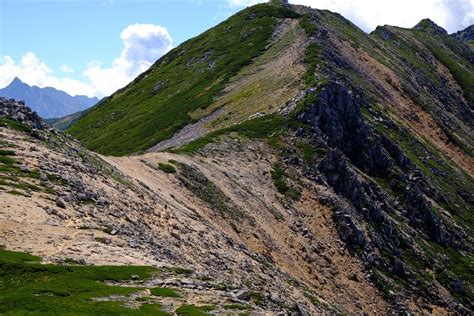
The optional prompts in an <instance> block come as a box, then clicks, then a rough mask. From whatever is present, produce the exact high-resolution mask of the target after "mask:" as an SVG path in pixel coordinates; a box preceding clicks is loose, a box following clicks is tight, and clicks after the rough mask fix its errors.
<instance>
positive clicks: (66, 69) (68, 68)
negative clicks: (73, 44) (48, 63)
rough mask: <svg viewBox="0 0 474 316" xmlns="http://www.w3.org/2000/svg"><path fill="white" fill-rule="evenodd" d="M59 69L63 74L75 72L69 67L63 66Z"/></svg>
mask: <svg viewBox="0 0 474 316" xmlns="http://www.w3.org/2000/svg"><path fill="white" fill-rule="evenodd" d="M59 69H61V71H62V72H74V70H73V69H72V68H71V67H69V66H68V65H61V66H60V67H59Z"/></svg>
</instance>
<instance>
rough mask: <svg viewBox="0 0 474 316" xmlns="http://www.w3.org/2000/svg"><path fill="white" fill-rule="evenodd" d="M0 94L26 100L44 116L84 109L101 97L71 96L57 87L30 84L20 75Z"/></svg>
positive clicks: (55, 116) (52, 116)
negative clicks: (40, 86)
mask: <svg viewBox="0 0 474 316" xmlns="http://www.w3.org/2000/svg"><path fill="white" fill-rule="evenodd" d="M0 96H2V97H4V98H12V99H17V100H23V101H25V102H26V103H27V104H28V105H29V106H30V107H31V108H32V109H33V111H36V112H37V113H38V114H39V115H40V116H41V117H42V118H45V119H46V118H57V117H63V116H66V115H70V114H73V113H76V112H79V111H83V110H85V109H87V108H89V107H91V106H93V105H94V104H96V103H97V102H98V101H99V99H97V98H95V97H94V98H89V97H87V96H74V97H73V96H70V95H69V94H67V93H66V92H63V91H60V90H57V89H55V88H50V87H46V88H39V87H36V86H30V85H28V84H26V83H24V82H23V81H21V80H20V79H19V78H18V77H15V78H14V79H13V81H12V82H11V83H10V84H9V85H8V86H6V87H5V88H3V89H0Z"/></svg>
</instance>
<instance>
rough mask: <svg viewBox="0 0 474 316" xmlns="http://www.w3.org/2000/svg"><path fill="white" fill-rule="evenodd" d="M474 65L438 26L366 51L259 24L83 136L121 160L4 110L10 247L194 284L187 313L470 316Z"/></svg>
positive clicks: (229, 24) (325, 35)
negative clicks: (176, 275)
mask: <svg viewBox="0 0 474 316" xmlns="http://www.w3.org/2000/svg"><path fill="white" fill-rule="evenodd" d="M280 2H281V3H282V4H280ZM473 61H474V52H473V50H472V49H471V48H470V46H468V45H466V44H465V43H464V42H463V41H460V40H459V39H457V38H456V37H454V36H450V35H448V34H447V32H446V31H445V30H443V29H442V28H441V27H439V26H437V25H436V24H435V23H433V22H432V21H430V20H422V21H421V22H420V23H418V24H417V25H416V26H414V27H413V28H411V29H404V28H398V27H392V26H380V27H378V28H377V29H376V30H375V31H374V32H372V33H371V34H366V33H364V32H363V31H361V30H360V29H358V28H357V27H356V26H354V25H353V24H352V23H351V22H349V21H348V20H346V19H345V18H343V17H342V16H340V15H338V14H335V13H332V12H329V11H321V10H314V9H310V8H308V7H303V6H294V5H288V4H285V1H272V3H271V4H261V5H256V6H253V7H250V8H247V9H246V10H243V11H241V12H240V13H238V14H237V15H235V16H233V17H231V18H230V19H228V20H227V21H225V22H223V23H221V24H220V25H218V26H216V27H215V28H213V29H211V30H209V31H208V32H205V33H203V34H202V35H200V36H198V37H197V38H194V39H191V40H189V41H188V42H186V43H184V44H182V45H181V46H179V47H177V48H175V49H174V50H172V51H171V52H170V53H169V54H167V55H165V56H164V57H163V58H161V59H160V60H158V61H157V62H156V63H155V65H153V66H152V67H151V68H150V70H148V71H147V72H145V73H143V74H142V75H140V76H139V77H138V78H137V79H136V80H134V82H132V83H131V84H130V85H128V86H127V87H125V88H123V89H121V90H119V91H117V92H116V93H115V94H113V95H112V96H111V97H109V98H107V99H106V100H104V101H103V102H102V103H100V104H99V105H97V106H96V107H94V108H93V109H92V110H91V111H89V112H88V113H87V114H86V115H84V116H83V117H82V118H80V119H79V120H78V121H77V122H76V123H75V124H74V125H73V126H72V127H71V128H70V129H69V130H68V131H69V132H70V133H71V134H72V135H73V136H75V137H77V138H78V139H79V140H80V141H82V142H83V143H84V144H85V146H86V147H87V148H88V149H89V150H94V151H97V152H98V153H100V154H103V155H108V156H100V155H98V154H94V153H92V152H90V151H88V150H86V149H84V148H82V147H81V146H80V145H79V143H77V142H76V141H74V140H72V139H71V138H68V137H69V136H68V137H66V136H64V135H62V134H60V133H57V132H55V131H54V130H48V129H47V128H46V129H45V127H42V126H35V128H36V129H33V130H32V131H26V130H25V129H24V128H22V127H21V125H20V126H18V124H17V123H16V122H18V121H20V122H22V119H24V118H25V116H24V115H17V114H15V113H16V112H17V110H15V111H13V112H14V113H10V112H12V111H4V112H5V113H6V114H4V115H6V116H7V117H9V119H7V122H6V123H7V124H6V125H8V127H3V128H2V135H4V136H3V137H4V138H5V143H6V144H5V145H4V146H7V147H8V146H9V147H12V146H17V147H12V148H8V149H6V150H5V151H6V154H4V156H5V157H6V158H8V159H6V160H5V161H6V162H4V163H3V164H4V165H5V167H3V168H4V169H2V170H4V171H2V177H13V178H6V179H5V180H4V183H6V184H4V185H2V187H3V189H2V191H1V193H0V194H1V196H2V200H1V201H6V202H4V206H3V207H2V210H5V211H3V213H2V214H1V216H2V218H1V220H0V223H5V224H2V225H4V226H5V227H7V229H2V234H3V236H2V238H4V240H5V241H6V242H5V245H6V246H7V248H9V249H13V250H21V251H28V252H32V253H33V254H35V255H41V256H43V257H44V258H45V260H47V261H54V260H56V261H61V260H63V261H64V258H73V259H74V260H76V261H81V260H84V261H85V262H87V263H94V264H104V263H117V264H131V263H132V264H133V263H145V264H151V265H156V266H162V265H167V266H168V265H169V266H173V267H176V266H184V267H186V268H190V269H191V270H192V272H190V273H189V274H190V277H191V279H192V280H191V281H190V282H191V283H189V280H185V281H184V280H182V279H180V280H178V281H176V282H175V284H177V286H178V285H179V286H180V289H181V290H182V291H183V292H184V293H185V298H182V299H181V301H179V302H180V303H183V302H190V303H192V304H197V302H198V301H199V300H201V304H206V305H209V304H210V305H212V306H213V308H214V309H215V312H216V313H218V312H224V311H226V312H229V310H228V308H229V306H228V304H234V303H236V302H237V303H238V304H243V305H244V306H246V307H245V308H246V309H248V311H253V312H256V311H260V312H261V311H266V312H269V313H271V314H275V313H278V312H282V313H293V314H296V315H306V314H315V313H321V312H333V313H349V314H356V313H369V314H387V313H390V312H393V313H403V312H410V313H415V314H422V313H434V314H448V313H457V314H469V313H471V311H472V310H473V308H474V306H473V302H474V294H473V291H474V289H473V279H472V276H473V275H474V267H473V261H474V260H473V259H474V248H473V247H474V243H473V237H474V235H473V233H474V231H473V229H474V223H473V215H472V210H473V209H474V180H473V173H474V167H473V166H474V163H473V159H474V158H473V152H474V150H473V146H474V133H473V123H474V111H473V102H474V100H473V99H474V95H473V89H472V88H473V87H472V82H474V80H473V76H474V71H473V70H474V69H473V67H474V66H473ZM5 107H6V108H9V107H10V108H15V109H16V108H17V107H15V106H13V105H6V106H5ZM20 108H22V107H20ZM22 109H23V108H22ZM23 110H24V109H23ZM23 110H22V111H23ZM20 112H21V111H20ZM11 119H13V121H12V120H11ZM26 121H27V123H28V122H29V121H31V120H29V119H28V120H26ZM33 121H34V120H33ZM38 124H40V123H38ZM29 125H30V126H31V124H29ZM15 126H16V127H17V128H16V130H14V128H15ZM18 129H19V130H18ZM38 129H39V130H40V132H38ZM25 133H26V134H25ZM28 133H29V134H28ZM38 133H39V134H40V135H43V136H42V137H40V138H39V139H38V138H36V140H35V138H34V137H35V136H34V135H37V134H38ZM44 133H46V134H44ZM53 135H54V136H53ZM32 143H34V145H32ZM31 146H33V147H35V148H40V149H39V152H38V154H36V153H35V152H30V151H29V150H28V148H29V147H31ZM165 150H167V152H165ZM12 152H13V153H12ZM45 153H47V154H45ZM13 154H14V155H15V156H13ZM129 154H133V155H132V156H128V157H127V156H126V155H129ZM11 159H14V160H18V162H13V161H12V160H11ZM69 161H71V162H69ZM22 166H24V167H22ZM26 167H28V168H29V169H30V171H31V172H30V173H28V174H30V175H31V174H33V175H39V177H41V174H44V175H46V178H45V176H43V177H42V178H43V180H41V178H40V179H35V177H29V178H33V179H32V180H28V181H27V180H26V179H27V178H28V177H25V175H24V173H25V172H26V171H24V170H26V169H25V168H26ZM10 168H13V169H10ZM60 174H65V175H66V176H65V178H63V177H59V178H58V175H60ZM29 178H28V179H29ZM45 179H47V181H46V180H45ZM55 179H56V180H55ZM61 179H62V180H61ZM45 181H46V182H45ZM17 183H20V184H18V185H16V184H17ZM28 184H29V185H35V186H36V187H38V189H37V190H36V191H35V190H33V189H31V188H29V187H28V186H27V185H28ZM12 186H13V187H12ZM44 186H46V188H50V189H51V190H46V189H45V188H43V187H44ZM12 191H15V192H16V193H14V192H12ZM90 192H92V195H91V193H90ZM15 194H16V195H15ZM18 194H23V195H26V196H27V197H19V195H18ZM7 205H12V206H10V207H7ZM18 214H21V216H19V215H18ZM31 214H35V215H34V216H32V215H31ZM17 217H18V218H19V219H16V218H17ZM28 222H29V223H30V225H24V224H25V223H28ZM10 227H11V228H10ZM81 228H84V229H81ZM101 229H102V231H101ZM104 229H105V230H104ZM45 231H47V232H49V231H51V233H45ZM53 231H55V232H56V233H53ZM19 232H21V233H19ZM66 235H67V236H72V237H66V239H65V240H64V239H63V236H66ZM25 236H26V237H25ZM28 238H30V239H28ZM42 238H43V239H44V240H45V242H44V243H41V244H38V243H37V242H36V241H37V240H41V239H42ZM69 238H71V239H69ZM97 238H99V239H97ZM101 238H102V239H101ZM25 239H26V241H25ZM47 239H48V240H49V241H48V242H46V240H47ZM101 241H104V242H105V243H103V242H101ZM209 277H210V278H211V279H212V282H210V283H211V284H214V285H213V286H211V288H212V289H211V290H212V291H214V292H205V291H207V290H208V289H209V287H205V286H204V285H203V284H202V280H204V279H208V278H209ZM198 280H200V281H198ZM146 282H152V281H146ZM157 282H164V281H163V280H159V281H157ZM160 284H163V283H160ZM186 284H193V286H195V287H194V288H192V290H190V291H188V288H187V287H186V286H184V285H186ZM218 284H220V285H221V287H219V286H218ZM121 285H124V284H121ZM141 285H142V286H143V287H145V288H147V287H149V283H146V284H143V283H141ZM165 285H167V286H168V287H169V286H174V285H170V284H169V283H168V284H166V283H165ZM199 286H200V287H199ZM193 295H194V296H193ZM212 295H214V297H216V299H214V301H213V300H212V299H210V298H209V297H211V296H212ZM127 300H130V297H128V298H127ZM153 302H156V301H153ZM158 302H159V303H160V304H162V305H163V306H165V310H166V311H169V312H170V311H174V310H175V307H176V306H177V305H176V304H177V303H176V301H173V306H174V307H171V306H170V302H169V301H166V300H161V299H158ZM127 304H128V303H127ZM178 305H179V304H178ZM142 307H143V306H142ZM208 307H209V306H208ZM140 308H141V307H140ZM203 308H204V307H203ZM245 308H244V309H245ZM0 311H1V310H0Z"/></svg>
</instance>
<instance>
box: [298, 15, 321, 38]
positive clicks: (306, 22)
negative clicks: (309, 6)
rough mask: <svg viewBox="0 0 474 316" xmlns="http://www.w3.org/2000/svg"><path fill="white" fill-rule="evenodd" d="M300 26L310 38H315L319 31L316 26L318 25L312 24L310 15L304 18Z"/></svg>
mask: <svg viewBox="0 0 474 316" xmlns="http://www.w3.org/2000/svg"><path fill="white" fill-rule="evenodd" d="M300 26H301V27H302V28H303V29H304V30H305V32H306V34H308V36H313V35H315V34H316V32H317V31H318V27H317V26H316V24H315V23H312V22H311V15H310V14H305V15H303V18H302V19H301V22H300Z"/></svg>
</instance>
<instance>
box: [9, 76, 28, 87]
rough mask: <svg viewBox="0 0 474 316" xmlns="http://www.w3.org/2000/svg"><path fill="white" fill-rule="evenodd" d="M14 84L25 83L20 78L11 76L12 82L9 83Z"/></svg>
mask: <svg viewBox="0 0 474 316" xmlns="http://www.w3.org/2000/svg"><path fill="white" fill-rule="evenodd" d="M14 84H25V83H24V82H23V81H21V79H20V78H18V77H15V78H13V80H12V82H10V85H14Z"/></svg>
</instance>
